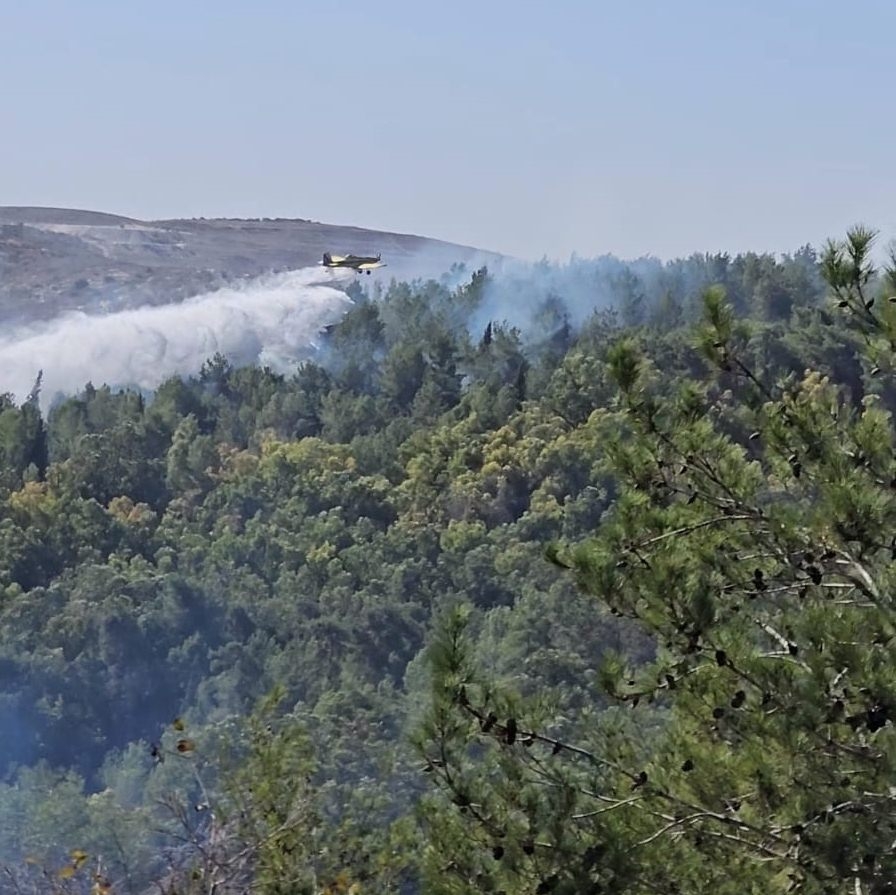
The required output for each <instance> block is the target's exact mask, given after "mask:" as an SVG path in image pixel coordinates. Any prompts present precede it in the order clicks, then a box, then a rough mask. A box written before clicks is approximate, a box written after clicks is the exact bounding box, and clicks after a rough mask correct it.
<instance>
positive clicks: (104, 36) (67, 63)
mask: <svg viewBox="0 0 896 895" xmlns="http://www.w3.org/2000/svg"><path fill="white" fill-rule="evenodd" d="M894 33H896V4H894V3H892V2H885V0H879V2H874V0H856V2H853V3H850V4H845V3H835V2H833V0H814V2H810V0H779V2H770V0H751V2H746V0H744V2H734V0H731V2H724V0H715V2H710V0H674V2H673V0H665V2H660V0H640V2H639V0H629V2H618V0H616V2H601V0H592V2H573V0H567V2H564V0H552V2H551V3H547V2H544V3H527V2H523V0H517V2H513V3H510V2H503V0H495V2H487V0H480V2H478V3H477V2H467V0H459V2H453V3H450V4H448V3H445V4H439V5H436V4H427V3H425V2H420V0H418V2H404V0H395V2H393V0H368V2H359V0H344V2H331V3H325V2H320V0H317V2H314V3H306V2H301V0H292V2H285V0H283V2H281V0H253V2H252V3H249V2H242V3H235V2H227V0H218V2H214V3H212V2H204V0H181V2H178V3H174V2H167V0H155V2H152V3H149V2H143V0H130V2H127V3H123V2H121V0H117V2H100V0H81V2H79V3H71V2H55V3H51V2H42V0H29V2H28V3H16V4H13V3H11V2H8V3H3V4H0V78H2V82H3V88H2V90H0V125H2V127H0V204H6V205H59V206H71V207H81V208H93V209H98V210H104V211H111V212H117V213H121V214H128V215H133V216H135V217H142V218H154V217H181V216H187V217H190V216H197V217H198V216H205V217H214V216H221V215H232V216H249V217H264V216H284V217H304V218H312V219H315V220H320V221H326V222H330V223H342V224H356V225H359V226H366V227H375V228H381V229H388V230H396V231H401V232H413V233H420V234H424V235H427V236H434V237H440V238H444V239H448V240H452V241H457V242H462V243H465V244H470V245H476V246H479V247H482V248H487V249H495V250H499V251H505V252H508V253H511V254H516V255H518V256H521V257H529V258H537V257H540V256H542V255H545V254H546V255H548V256H549V257H555V258H565V257H568V256H569V254H570V253H571V252H577V253H579V254H581V255H586V256H590V255H597V254H602V253H604V252H614V253H616V254H619V255H622V256H624V257H633V256H638V255H643V254H653V255H657V256H659V257H663V258H667V257H672V256H675V255H681V254H687V253H690V252H691V251H717V250H729V251H738V250H744V249H756V250H770V251H789V250H793V249H796V248H798V247H799V246H800V245H802V244H804V243H806V242H812V243H815V244H820V243H821V242H822V241H823V240H824V239H825V238H827V237H829V236H839V235H841V234H842V232H843V231H844V230H845V228H846V227H847V226H849V225H850V224H852V223H855V222H858V221H862V222H865V223H867V224H870V225H872V226H874V227H876V228H878V229H879V230H881V232H882V239H884V240H886V239H888V238H891V237H894V236H896V166H894V161H893V158H894V152H893V146H894V142H896V141H894V137H896V134H894V130H896V124H894V121H896V118H894V116H893V114H892V110H891V106H892V101H893V94H892V90H893V86H894V85H896V61H894V56H893V53H892V41H893V35H894Z"/></svg>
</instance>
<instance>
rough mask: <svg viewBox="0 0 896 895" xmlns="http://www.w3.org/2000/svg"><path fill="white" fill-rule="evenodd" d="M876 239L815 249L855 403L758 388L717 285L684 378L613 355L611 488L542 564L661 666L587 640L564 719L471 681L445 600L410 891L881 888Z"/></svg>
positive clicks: (890, 305)
mask: <svg viewBox="0 0 896 895" xmlns="http://www.w3.org/2000/svg"><path fill="white" fill-rule="evenodd" d="M872 241H873V236H872V234H871V233H870V232H868V231H866V230H864V229H862V228H856V229H854V230H852V231H850V232H849V233H848V235H847V238H846V240H845V241H843V242H842V243H832V244H830V245H829V246H828V247H827V249H826V251H825V254H824V257H823V270H824V274H825V278H826V280H827V283H828V285H829V287H830V291H831V296H832V298H831V304H832V305H833V307H832V308H831V309H830V311H828V310H823V309H819V310H818V312H817V313H819V314H828V313H831V314H840V315H842V319H843V324H844V326H849V327H852V328H853V330H854V332H855V334H856V338H857V342H858V343H859V344H860V345H861V346H862V349H861V352H862V360H863V363H864V365H865V371H866V375H865V379H864V394H862V395H858V394H855V393H852V394H849V393H847V392H846V391H845V390H844V389H842V388H838V387H837V386H836V385H835V384H832V383H831V382H829V381H827V380H826V379H825V377H824V376H822V375H821V374H820V373H818V372H813V371H806V372H805V374H804V375H802V376H801V377H792V378H789V379H783V380H780V381H768V380H766V378H765V377H764V375H763V374H762V373H761V372H760V371H758V370H757V369H754V368H753V366H752V365H751V361H750V360H749V358H750V352H749V344H748V338H749V334H748V333H747V332H746V331H745V328H744V327H743V326H741V325H739V324H738V323H737V322H736V321H735V320H734V319H733V316H732V312H731V310H730V309H729V307H728V306H727V305H726V303H725V299H724V294H723V293H722V292H721V290H718V289H710V290H709V291H708V293H707V294H706V296H705V315H704V321H703V323H702V325H701V326H700V327H699V329H698V331H697V333H696V335H697V345H696V346H695V347H696V348H697V349H698V350H699V351H701V352H702V354H703V356H704V358H705V360H706V361H708V362H709V367H710V369H711V373H710V374H709V375H707V376H706V377H705V378H704V379H703V380H701V381H698V380H696V379H691V380H687V381H684V382H681V381H680V380H679V381H677V382H674V383H669V382H668V381H667V379H664V377H663V375H662V374H661V372H660V371H658V370H657V369H655V368H654V367H653V366H652V365H651V362H650V359H649V358H648V357H646V356H644V355H643V354H642V353H641V351H640V350H639V348H638V346H637V345H636V343H635V342H633V341H631V340H627V341H623V342H621V343H619V344H618V345H617V346H616V347H615V349H614V351H613V354H612V359H611V367H612V371H613V374H614V378H615V381H616V385H617V387H618V398H617V402H616V405H615V407H614V408H613V409H612V410H610V411H599V413H602V414H603V418H602V424H603V426H604V431H605V439H606V442H605V444H606V450H607V454H608V457H609V459H610V462H611V467H612V469H613V472H614V475H615V477H616V479H617V481H618V484H619V489H620V491H619V498H618V501H617V503H616V505H615V506H614V508H613V510H612V512H611V513H610V514H609V515H608V517H607V518H606V519H605V520H604V521H603V523H602V525H601V526H600V530H599V531H598V532H597V534H596V537H595V538H594V539H593V540H592V541H590V542H587V543H584V544H581V545H578V546H574V547H570V548H567V549H564V548H558V549H556V550H553V551H552V552H551V559H552V560H553V561H554V562H555V563H557V564H558V565H561V566H563V567H565V568H566V569H568V570H569V571H570V573H571V574H573V575H575V576H576V578H577V580H578V582H579V583H580V585H581V587H582V588H584V589H585V590H586V591H587V592H588V593H590V594H593V595H594V597H595V600H596V603H597V604H599V605H601V606H603V607H604V609H606V610H609V612H611V613H613V614H614V615H621V616H624V617H626V618H629V619H631V620H632V624H634V625H636V626H639V627H640V628H641V629H642V630H644V631H646V632H647V633H649V634H650V636H651V637H652V639H653V642H654V644H655V656H654V660H653V661H652V662H651V663H650V664H649V665H647V666H644V665H643V664H642V665H640V666H639V667H630V666H629V664H628V663H627V660H626V657H624V656H618V655H607V656H604V658H603V665H602V671H601V674H600V675H599V677H600V680H599V681H595V686H594V690H595V709H594V711H593V713H591V714H583V713H581V712H580V713H577V714H576V716H575V717H564V716H560V715H557V714H556V713H555V712H554V711H553V710H552V709H551V704H550V701H549V700H548V699H547V698H544V699H534V700H533V699H526V700H524V699H521V698H518V697H516V696H514V695H513V694H512V693H509V692H506V691H504V690H502V689H501V688H500V687H496V686H494V685H492V684H490V683H489V682H488V681H487V680H485V679H483V677H482V676H481V675H480V674H479V672H478V671H477V668H476V665H475V662H474V657H473V648H472V645H471V643H472V637H471V634H470V631H469V623H468V620H467V616H466V614H465V612H464V611H463V610H462V609H458V610H456V611H454V612H452V613H451V614H449V616H447V617H446V619H445V621H444V623H443V625H442V630H441V632H440V635H439V637H438V639H437V641H436V642H435V643H434V645H433V647H432V649H431V660H432V663H431V664H432V671H433V696H432V701H431V705H430V707H429V711H428V714H427V717H426V720H425V722H424V724H423V725H422V726H421V729H420V737H419V740H420V742H419V746H420V750H421V752H422V754H423V756H424V760H425V766H426V769H427V771H428V772H429V774H430V776H431V778H432V779H433V780H434V782H435V786H434V789H433V792H432V793H431V795H430V796H429V797H428V799H427V800H426V802H425V804H424V806H423V814H424V821H425V825H426V829H427V831H428V847H427V852H426V854H425V855H424V861H425V864H426V872H427V882H426V885H427V891H430V892H437V893H466V892H489V891H493V892H504V893H507V895H511V893H530V892H534V893H548V892H552V893H555V895H560V893H592V892H593V893H597V892H607V893H623V892H626V893H660V892H662V893H674V892H681V893H700V892H713V893H715V895H727V893H731V895H735V893H737V895H744V893H785V892H792V893H801V895H822V893H825V895H828V893H830V895H834V893H837V895H840V893H844V895H845V893H850V895H880V893H884V892H896V740H894V727H893V723H894V716H896V649H894V647H896V602H894V596H893V595H894V593H896V586H894V585H896V575H894V565H896V564H894V559H896V457H894V426H893V421H892V419H891V415H890V412H889V411H888V410H887V406H888V405H889V404H891V403H892V401H893V398H894V395H896V389H894V380H893V371H894V364H896V297H893V296H894V295H896V271H894V270H893V269H890V270H888V271H885V272H884V273H883V275H879V274H878V273H877V272H876V271H875V270H874V268H873V266H872V263H871V260H870V249H871V245H872ZM596 611H597V608H596ZM545 623H546V624H549V623H550V620H549V619H545ZM601 694H602V695H601ZM608 701H609V703H610V705H609V706H608V705H607V702H608Z"/></svg>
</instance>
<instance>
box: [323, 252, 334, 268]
mask: <svg viewBox="0 0 896 895" xmlns="http://www.w3.org/2000/svg"><path fill="white" fill-rule="evenodd" d="M332 263H333V259H332V258H331V257H330V253H329V252H324V265H329V264H332Z"/></svg>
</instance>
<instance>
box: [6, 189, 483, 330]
mask: <svg viewBox="0 0 896 895" xmlns="http://www.w3.org/2000/svg"><path fill="white" fill-rule="evenodd" d="M325 251H331V252H354V253H356V254H357V253H374V254H375V253H382V255H383V260H384V261H386V262H387V263H388V267H387V268H386V269H385V270H383V271H381V272H379V273H378V274H375V275H374V276H379V277H380V278H385V279H386V280H388V279H390V278H391V277H393V276H394V277H399V278H402V279H404V278H413V277H418V276H437V275H439V274H440V273H442V272H444V271H446V270H448V269H449V268H450V267H451V266H452V264H455V263H464V264H467V265H468V266H478V265H480V264H482V263H487V262H488V261H489V260H490V259H495V258H497V256H496V255H494V254H492V253H488V252H482V251H479V250H477V249H474V248H471V247H469V246H460V245H454V244H452V243H446V242H441V241H439V240H434V239H427V238H425V237H421V236H411V235H407V234H402V233H385V232H380V231H377V230H364V229H361V228H359V227H342V226H336V225H332V224H320V223H317V222H315V221H307V220H293V219H281V218H276V219H267V218H265V219H259V220H240V219H214V220H206V219H203V218H199V219H190V220H166V221H138V220H133V219H131V218H125V217H120V216H118V215H114V214H105V213H103V212H97V211H80V210H77V209H68V208H30V207H12V206H0V320H5V321H7V322H11V321H16V322H22V321H27V320H38V319H46V318H50V317H54V316H56V315H57V314H59V313H60V312H63V311H68V310H85V311H89V310H104V311H111V310H119V309H122V308H131V307H137V306H139V305H144V304H164V303H167V302H170V301H176V300H181V299H184V298H187V297H189V296H191V295H197V294H199V293H203V292H208V291H210V290H213V289H217V288H219V287H221V286H224V285H228V284H233V283H234V281H238V280H240V279H242V278H248V277H253V276H257V275H259V274H263V273H266V272H269V271H280V270H288V269H293V268H299V267H306V266H308V265H312V264H316V263H318V262H319V261H320V259H321V255H322V254H323V252H325ZM365 279H367V278H366V277H365ZM371 279H372V278H371Z"/></svg>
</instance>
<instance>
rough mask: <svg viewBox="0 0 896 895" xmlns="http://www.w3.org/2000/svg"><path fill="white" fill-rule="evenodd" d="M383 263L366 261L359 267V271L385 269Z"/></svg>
mask: <svg viewBox="0 0 896 895" xmlns="http://www.w3.org/2000/svg"><path fill="white" fill-rule="evenodd" d="M385 266H386V265H385V264H383V262H382V261H365V262H364V263H362V264H359V265H358V270H376V269H377V268H378V267H385Z"/></svg>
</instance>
